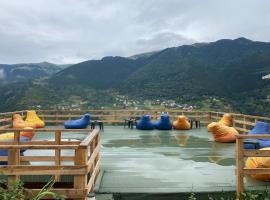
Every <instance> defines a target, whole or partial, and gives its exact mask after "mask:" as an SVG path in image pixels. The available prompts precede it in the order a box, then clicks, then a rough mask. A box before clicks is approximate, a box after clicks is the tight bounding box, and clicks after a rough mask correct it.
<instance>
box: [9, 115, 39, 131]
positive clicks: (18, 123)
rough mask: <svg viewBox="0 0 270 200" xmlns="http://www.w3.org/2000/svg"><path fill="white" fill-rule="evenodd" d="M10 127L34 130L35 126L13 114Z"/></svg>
mask: <svg viewBox="0 0 270 200" xmlns="http://www.w3.org/2000/svg"><path fill="white" fill-rule="evenodd" d="M12 127H13V128H25V127H31V128H36V125H35V124H34V123H32V122H26V121H24V120H23V118H22V116H21V115H19V114H14V115H13V118H12Z"/></svg>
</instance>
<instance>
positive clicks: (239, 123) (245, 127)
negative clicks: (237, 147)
mask: <svg viewBox="0 0 270 200" xmlns="http://www.w3.org/2000/svg"><path fill="white" fill-rule="evenodd" d="M223 114H224V112H212V111H211V112H210V119H211V121H218V120H219V119H221V118H222V116H223ZM230 115H231V116H232V126H233V127H234V128H236V129H237V130H238V131H240V132H241V133H247V132H248V131H249V130H250V129H252V128H253V127H254V126H255V123H256V121H263V122H267V123H270V118H269V117H260V116H254V115H244V114H237V113H230Z"/></svg>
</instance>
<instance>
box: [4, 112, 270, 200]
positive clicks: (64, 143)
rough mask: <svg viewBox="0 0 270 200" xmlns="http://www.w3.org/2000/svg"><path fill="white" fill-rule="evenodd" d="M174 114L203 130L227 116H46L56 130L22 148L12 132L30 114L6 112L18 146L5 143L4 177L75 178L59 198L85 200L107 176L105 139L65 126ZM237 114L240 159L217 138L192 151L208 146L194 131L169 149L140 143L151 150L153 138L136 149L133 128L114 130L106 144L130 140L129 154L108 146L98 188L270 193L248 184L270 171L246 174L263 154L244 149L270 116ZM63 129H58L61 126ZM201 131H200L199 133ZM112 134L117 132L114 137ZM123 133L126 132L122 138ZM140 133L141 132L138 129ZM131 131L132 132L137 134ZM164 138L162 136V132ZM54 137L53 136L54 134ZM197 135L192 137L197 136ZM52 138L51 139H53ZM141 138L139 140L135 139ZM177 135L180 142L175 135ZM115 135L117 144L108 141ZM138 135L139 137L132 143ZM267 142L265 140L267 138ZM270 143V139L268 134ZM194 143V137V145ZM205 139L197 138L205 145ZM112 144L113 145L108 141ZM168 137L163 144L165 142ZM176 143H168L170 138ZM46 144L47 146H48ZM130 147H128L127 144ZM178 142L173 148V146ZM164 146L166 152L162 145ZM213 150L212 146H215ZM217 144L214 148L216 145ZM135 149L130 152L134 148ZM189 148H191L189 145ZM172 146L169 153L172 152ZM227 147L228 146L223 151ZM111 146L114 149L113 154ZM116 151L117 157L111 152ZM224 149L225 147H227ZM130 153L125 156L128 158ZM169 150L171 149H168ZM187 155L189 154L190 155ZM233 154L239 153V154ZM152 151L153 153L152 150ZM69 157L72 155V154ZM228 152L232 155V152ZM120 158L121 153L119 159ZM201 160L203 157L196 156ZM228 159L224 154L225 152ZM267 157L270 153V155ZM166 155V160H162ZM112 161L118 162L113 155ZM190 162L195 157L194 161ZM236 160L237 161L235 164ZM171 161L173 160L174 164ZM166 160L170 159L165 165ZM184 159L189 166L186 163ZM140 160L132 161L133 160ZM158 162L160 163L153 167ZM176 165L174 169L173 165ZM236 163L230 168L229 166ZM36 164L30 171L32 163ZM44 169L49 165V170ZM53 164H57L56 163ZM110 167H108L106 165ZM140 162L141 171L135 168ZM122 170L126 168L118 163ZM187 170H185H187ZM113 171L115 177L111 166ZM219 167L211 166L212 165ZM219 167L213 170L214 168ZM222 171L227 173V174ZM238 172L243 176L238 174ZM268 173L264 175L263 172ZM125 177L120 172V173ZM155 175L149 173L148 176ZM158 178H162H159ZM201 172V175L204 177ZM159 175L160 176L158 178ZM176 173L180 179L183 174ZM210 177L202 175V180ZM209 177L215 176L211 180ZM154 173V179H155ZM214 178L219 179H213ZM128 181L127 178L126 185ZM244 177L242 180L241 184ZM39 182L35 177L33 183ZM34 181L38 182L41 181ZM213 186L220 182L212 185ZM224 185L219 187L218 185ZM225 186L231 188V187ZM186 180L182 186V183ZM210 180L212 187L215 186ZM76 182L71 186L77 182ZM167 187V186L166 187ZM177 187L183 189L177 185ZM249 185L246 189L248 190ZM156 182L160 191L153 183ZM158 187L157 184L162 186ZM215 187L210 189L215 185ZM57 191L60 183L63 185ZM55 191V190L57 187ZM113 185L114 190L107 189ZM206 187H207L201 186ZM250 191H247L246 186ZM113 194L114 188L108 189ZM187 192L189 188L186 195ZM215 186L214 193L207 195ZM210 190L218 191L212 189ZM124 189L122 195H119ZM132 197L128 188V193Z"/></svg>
mask: <svg viewBox="0 0 270 200" xmlns="http://www.w3.org/2000/svg"><path fill="white" fill-rule="evenodd" d="M163 111H166V112H168V113H169V115H170V116H171V120H174V119H176V117H177V116H178V115H180V114H184V115H186V116H187V117H189V118H193V119H198V120H200V122H201V123H202V124H208V123H210V122H212V121H218V120H219V119H220V118H221V117H222V115H223V114H224V113H222V112H213V111H184V110H80V111H70V110H64V111H63V110H61V111H60V110H38V111H37V113H38V115H39V116H40V117H41V118H42V119H43V120H44V121H45V122H46V125H51V126H53V127H52V128H47V127H46V129H39V130H34V131H35V132H38V134H37V135H39V136H38V137H40V138H41V140H39V141H37V140H36V141H32V142H19V132H20V131H21V130H20V129H12V128H11V127H12V126H11V125H12V115H13V114H14V113H19V114H21V115H22V116H25V115H26V110H22V111H15V112H6V113H0V133H1V132H10V131H12V132H15V137H14V139H15V141H14V142H9V143H4V142H0V149H8V151H9V156H8V157H0V160H2V161H8V163H9V165H8V166H6V167H4V168H3V167H2V169H3V171H4V175H5V176H8V180H9V181H12V180H17V179H19V178H20V177H21V178H22V179H25V176H30V175H43V176H45V175H50V176H51V175H53V176H55V178H56V181H57V182H58V183H61V181H62V180H64V179H65V180H68V181H69V184H68V186H67V185H66V186H65V187H64V186H63V185H61V184H60V185H61V187H60V185H59V184H58V186H59V187H60V188H59V187H55V188H54V191H56V192H59V193H64V194H66V195H67V196H68V197H70V198H73V199H76V198H77V199H85V198H86V195H87V193H88V192H89V191H91V190H93V187H94V182H95V179H96V177H97V175H98V172H99V164H100V155H99V151H100V142H99V137H100V136H99V135H100V133H99V132H98V131H97V130H89V129H84V130H66V129H64V128H63V122H64V121H66V120H68V119H76V118H78V117H80V116H81V115H82V114H84V113H90V114H91V119H94V120H101V121H103V122H104V123H105V124H107V125H111V124H123V123H124V120H125V119H127V118H130V117H133V118H138V117H140V116H141V115H142V114H149V115H151V116H152V119H153V120H156V119H157V118H158V117H159V115H160V114H161V113H162V112H163ZM230 114H231V116H232V124H233V126H234V127H235V128H236V129H237V130H238V131H239V132H240V133H241V135H240V136H239V137H238V139H237V148H236V150H237V153H236V154H235V153H234V150H235V147H234V145H233V146H230V147H229V148H225V150H224V149H223V150H220V147H222V145H214V144H215V143H213V142H211V140H210V139H209V138H208V139H206V138H205V137H206V135H207V137H210V135H209V134H208V133H207V132H205V130H204V131H203V132H204V134H203V135H204V136H203V137H199V139H201V140H202V141H204V140H205V139H206V140H207V141H204V143H203V144H204V145H206V147H202V148H197V146H193V147H192V148H186V146H185V145H184V143H185V140H189V141H190V144H192V143H193V142H192V141H193V139H194V141H196V142H195V143H194V144H196V145H202V143H201V142H202V141H200V140H199V139H198V138H197V137H198V135H201V134H197V133H195V132H194V133H195V135H192V134H193V132H192V131H190V132H189V133H188V134H187V135H186V136H185V134H180V135H182V136H177V137H179V138H174V139H173V138H172V137H171V138H169V140H170V141H171V142H174V143H175V144H174V145H176V143H177V145H176V146H174V147H172V146H170V145H169V146H166V145H168V144H167V143H166V142H165V143H164V144H163V141H162V139H164V138H165V137H163V136H161V137H160V136H155V134H156V132H155V131H154V132H152V133H153V138H151V139H149V138H148V136H147V135H143V134H142V135H141V137H142V138H140V139H139V140H138V141H136V142H138V144H140V145H143V144H144V143H145V140H146V141H148V142H146V144H147V146H143V147H140V145H139V147H138V146H137V147H136V145H138V144H137V143H136V144H133V142H134V141H135V140H134V137H136V136H134V135H129V134H128V133H129V132H130V131H131V130H128V129H125V130H122V129H119V127H118V129H117V131H115V130H113V129H108V130H107V127H105V132H104V133H102V140H103V142H102V143H104V142H105V143H104V144H105V145H108V144H106V138H107V139H109V140H115V142H116V143H117V141H121V140H122V139H123V138H125V137H128V138H127V140H125V141H124V142H125V143H126V144H125V145H124V146H122V147H121V148H120V147H118V146H115V147H110V148H109V147H108V146H107V147H106V146H103V147H102V149H101V150H102V154H103V159H102V173H101V174H102V175H101V176H100V177H101V178H100V179H101V182H100V184H98V186H100V188H99V191H101V192H103V191H106V190H107V189H108V188H110V187H105V186H104V185H102V184H103V183H109V182H110V181H114V180H116V179H117V180H118V181H117V184H119V187H118V188H122V189H123V188H129V190H130V191H131V192H136V191H139V189H138V190H137V189H136V188H137V186H140V188H141V189H142V191H152V192H154V191H156V188H159V189H160V190H158V191H159V192H162V191H164V192H179V191H182V190H183V191H185V190H187V189H189V190H190V189H191V188H192V190H194V191H202V192H203V191H207V190H208V189H209V186H210V185H211V188H212V189H213V190H216V191H218V190H219V189H222V190H228V191H229V190H230V191H235V190H236V189H237V194H238V195H239V194H240V193H241V192H242V191H244V188H246V189H250V188H252V187H253V186H254V187H255V188H261V187H262V188H264V187H265V184H264V183H258V182H256V181H255V182H247V180H248V179H246V178H245V175H246V174H249V173H265V172H267V173H268V172H269V170H265V169H259V170H253V171H250V170H246V169H244V168H243V162H244V161H245V157H246V156H255V155H257V156H258V155H259V154H258V152H247V151H243V148H242V144H241V143H242V140H243V139H244V138H245V137H246V136H244V135H245V133H246V132H248V130H250V129H251V128H253V127H254V125H255V123H256V121H258V120H260V121H264V122H268V123H270V118H267V117H260V116H251V115H243V114H236V113H230ZM55 127H57V128H55ZM195 130H196V131H199V130H202V129H195ZM195 130H194V131H195ZM110 131H111V132H110ZM122 131H123V132H122ZM132 131H133V133H136V132H134V131H136V130H132ZM75 132H76V135H80V136H82V137H80V138H79V139H78V140H70V139H67V138H68V137H66V135H74V134H75ZM130 133H131V132H130ZM159 133H160V132H159ZM50 134H52V135H50ZM170 134H175V135H179V134H176V133H175V132H174V131H172V132H170V133H166V135H167V136H168V135H170ZM189 134H190V135H189ZM45 135H50V136H48V137H47V136H45ZM135 135H136V134H135ZM175 135H174V136H175ZM108 136H109V138H108ZM129 137H131V138H129ZM259 137H260V136H259ZM263 137H268V136H263ZM192 138H193V139H192ZM196 138H197V139H198V140H197V139H196ZM104 139H105V140H104ZM160 139H161V141H160ZM167 139H168V138H167ZM45 140H46V141H45ZM158 141H159V142H158ZM120 143H122V142H120ZM157 143H159V145H161V146H159V145H157V146H156V147H155V148H153V146H152V145H154V144H157ZM169 143H170V142H169ZM162 144H163V146H162ZM210 144H211V145H210ZM129 145H135V146H129ZM209 145H210V146H209ZM126 146H128V147H129V148H126ZM184 146H185V147H184ZM165 147H166V148H165ZM223 147H224V146H223ZM107 148H108V149H107ZM213 148H214V149H215V151H210V149H213ZM21 149H28V151H26V153H25V156H21V155H20V150H21ZM106 149H107V150H109V151H106ZM206 149H208V150H209V151H208V153H210V152H212V153H213V152H219V151H221V152H222V153H223V154H225V155H226V156H225V159H223V158H220V155H212V153H211V154H210V156H209V155H208V154H207V153H206V152H205V151H207V150H206ZM221 149H222V148H221ZM34 150H36V151H40V152H41V153H38V154H37V153H36V154H33V155H32V154H28V153H27V152H29V151H34ZM46 150H50V151H53V152H54V153H53V154H47V153H45V152H46ZM122 150H123V152H122ZM163 150H164V151H163ZM182 150H184V151H183V152H182ZM232 150H233V151H232ZM145 151H146V152H145ZM66 152H68V153H66ZM179 152H182V153H184V154H183V155H186V154H185V153H187V152H189V155H192V153H194V155H195V156H193V157H194V159H195V158H196V159H195V160H194V159H193V157H192V158H189V157H187V158H185V157H182V156H183V155H182V154H179ZM203 152H204V153H205V154H203V155H200V154H201V153H203ZM228 152H230V153H229V154H228ZM114 153H115V154H114ZM196 154H198V155H196ZM219 154H220V153H219ZM266 154H267V155H266ZM266 154H265V155H261V154H260V156H269V155H268V153H266ZM157 155H158V156H157ZM110 156H112V157H110ZM175 156H178V157H177V159H175ZM186 156H187V155H186ZM235 156H236V158H237V159H236V161H235ZM169 158H170V159H169ZM206 158H207V159H208V161H201V160H202V159H206ZM163 159H164V160H163ZM179 160H181V162H180V161H179ZM131 161H132V162H131ZM138 161H139V163H140V164H139V165H136V162H138ZM44 162H47V164H46V165H44ZM117 162H118V163H124V164H125V163H129V162H131V164H129V165H127V166H125V165H124V167H123V168H121V167H120V168H118V167H116V168H114V167H115V165H114V163H117ZM151 162H152V164H151ZM170 162H172V166H173V167H172V168H171V167H170V165H168V163H170ZM190 162H191V163H193V164H194V163H197V164H199V165H198V166H197V167H195V168H193V169H189V168H185V167H183V166H182V165H183V163H184V165H187V166H189V165H190ZM229 162H230V164H229V166H228V165H227V164H228V163H229ZM235 162H236V164H237V165H236V166H235ZM29 163H30V164H31V165H30V164H29ZM42 163H43V164H42ZM48 163H50V165H48ZM106 163H107V164H106ZM132 163H133V164H134V163H135V165H134V166H136V167H134V166H132ZM149 165H150V166H152V167H153V168H154V169H155V168H156V169H158V168H159V167H161V168H162V170H160V169H159V170H157V171H155V170H152V169H151V170H147V169H144V168H140V167H142V166H149ZM117 166H119V165H117ZM179 166H180V167H179ZM209 166H212V167H213V166H214V168H216V167H217V166H218V167H219V168H216V169H215V170H216V171H215V170H214V171H211V170H210V171H209V170H207V169H209ZM110 167H111V168H112V169H113V170H112V172H113V173H110V170H111V168H110ZM130 168H131V169H133V171H132V172H130ZM210 168H211V167H210ZM214 168H213V169H214ZM218 169H222V170H221V171H219V170H218ZM235 170H236V172H237V174H236V176H235ZM260 170H261V171H260ZM121 171H123V172H127V171H129V173H128V174H125V175H123V176H122V175H121V173H122V172H121ZM116 172H117V173H118V174H117V173H116ZM146 172H147V173H146ZM153 172H155V173H153ZM142 173H143V176H144V177H145V176H149V177H147V178H146V179H145V178H141V176H140V175H138V174H142ZM192 173H193V174H194V173H196V174H195V175H193V176H189V175H191V174H192ZM197 173H199V174H197ZM157 174H158V176H157ZM175 174H176V175H175ZM200 174H202V175H200ZM207 174H208V176H207ZM218 174H222V176H221V177H222V178H223V179H222V178H221V179H216V177H218V176H217V175H218ZM66 175H67V176H72V178H71V179H70V178H67V177H66ZM152 175H153V177H151V176H152ZM159 175H162V176H160V177H162V180H161V179H159V178H158V177H159ZM167 176H168V177H172V178H173V179H175V180H174V181H172V184H168V183H169V182H170V180H167ZM211 176H213V177H212V178H211ZM121 177H122V179H121ZM127 177H129V178H131V180H132V181H133V183H134V184H133V185H132V184H131V185H130V186H128V178H127ZM191 177H196V178H197V177H200V178H199V179H196V181H195V182H192V181H191V180H192V178H191ZM236 178H237V179H236ZM30 179H31V178H30ZM25 180H29V178H26V179H25ZM33 180H34V179H33ZM200 180H208V182H203V181H200ZM211 180H213V182H211ZM216 180H218V181H216ZM224 180H225V182H224ZM179 181H180V182H179ZM181 181H182V182H181ZM209 181H210V182H211V184H209ZM70 182H71V183H70ZM143 183H146V185H147V184H149V187H146V186H145V185H144V184H143ZM161 183H162V184H161ZM176 183H179V184H180V183H181V184H182V186H183V187H182V186H181V184H180V185H178V186H177V184H176ZM244 183H245V184H244ZM111 184H112V185H113V186H114V187H113V188H114V189H115V188H117V184H113V182H112V183H111ZM151 184H152V186H153V187H152V189H151V187H150V185H151ZM155 184H157V185H156V186H155ZM207 184H208V186H207ZM30 185H31V184H30ZM56 185H57V184H56ZM56 185H55V186H56ZM105 185H106V184H105ZM199 185H202V186H203V187H201V186H199ZM244 185H245V187H244ZM106 188H107V189H106ZM181 188H182V189H181ZM207 188H208V189H207ZM211 188H210V189H211ZM114 189H108V191H112V192H113V191H117V189H116V190H114ZM38 190H39V188H34V190H33V191H34V192H37V191H38ZM119 191H120V190H119ZM123 191H124V190H123Z"/></svg>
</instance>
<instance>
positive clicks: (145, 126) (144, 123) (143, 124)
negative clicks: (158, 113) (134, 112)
mask: <svg viewBox="0 0 270 200" xmlns="http://www.w3.org/2000/svg"><path fill="white" fill-rule="evenodd" d="M136 128H137V129H139V130H153V129H155V125H154V123H153V122H151V117H150V116H149V115H143V116H142V117H141V119H140V120H139V121H138V123H137V125H136Z"/></svg>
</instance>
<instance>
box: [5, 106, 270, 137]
mask: <svg viewBox="0 0 270 200" xmlns="http://www.w3.org/2000/svg"><path fill="white" fill-rule="evenodd" d="M162 112H168V113H169V115H170V117H171V120H172V121H173V120H175V119H176V118H177V116H178V115H181V114H183V115H186V116H187V117H188V118H196V119H199V120H200V121H201V124H208V123H210V122H212V121H218V120H220V119H221V118H222V116H223V114H224V112H213V111H186V110H168V109H165V110H124V109H123V110H79V111H71V110H37V114H38V115H39V117H41V118H42V119H43V120H44V121H45V122H46V124H49V125H63V123H64V121H66V120H69V119H77V118H80V117H81V116H82V114H84V113H89V114H91V119H93V120H95V119H98V120H102V121H103V122H104V123H105V124H119V123H123V122H124V119H126V118H130V117H133V118H140V117H141V116H142V115H143V114H149V115H151V117H152V119H153V120H156V119H158V117H159V116H160V115H161V113H162ZM14 113H19V114H21V115H22V116H26V111H25V110H23V111H15V112H7V113H0V128H8V127H11V125H12V115H13V114H14ZM230 114H231V116H232V125H233V127H235V128H236V129H237V130H238V131H239V132H241V133H246V132H248V130H250V129H251V128H253V127H254V125H255V123H256V121H258V120H260V121H264V122H267V123H270V118H268V117H260V116H253V115H244V114H237V113H230Z"/></svg>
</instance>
